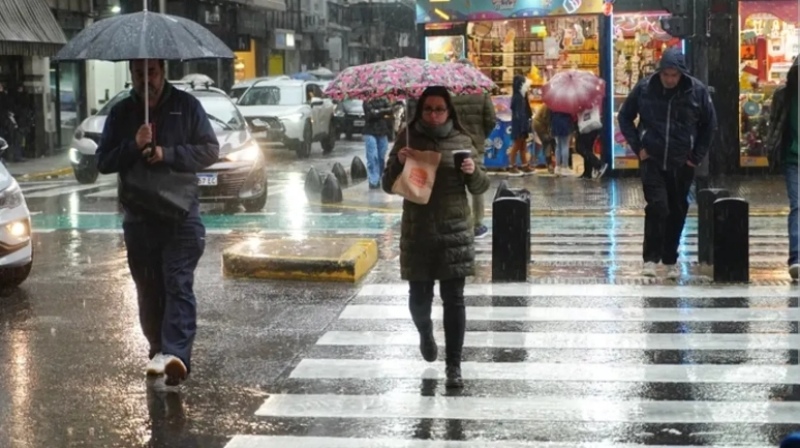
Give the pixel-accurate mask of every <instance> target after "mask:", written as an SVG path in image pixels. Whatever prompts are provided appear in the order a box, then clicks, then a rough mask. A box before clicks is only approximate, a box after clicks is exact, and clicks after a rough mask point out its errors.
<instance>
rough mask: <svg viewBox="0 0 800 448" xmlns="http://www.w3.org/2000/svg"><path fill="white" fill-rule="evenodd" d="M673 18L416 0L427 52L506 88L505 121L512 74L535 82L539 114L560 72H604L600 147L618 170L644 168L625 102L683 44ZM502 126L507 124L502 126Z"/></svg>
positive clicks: (545, 4) (578, 6) (570, 3)
mask: <svg viewBox="0 0 800 448" xmlns="http://www.w3.org/2000/svg"><path fill="white" fill-rule="evenodd" d="M667 16H668V14H667V13H665V12H636V13H627V12H626V13H624V14H612V11H611V8H610V7H609V6H608V5H604V2H603V1H602V0H583V1H581V0H567V1H564V2H563V3H560V2H550V1H547V0H519V1H516V2H515V1H508V0H507V1H500V0H495V1H491V0H472V1H470V0H449V1H444V2H442V1H430V0H419V1H418V2H417V23H418V24H423V25H424V33H425V37H424V45H425V47H424V48H425V50H424V55H425V57H426V58H427V59H429V60H433V61H440V62H441V61H453V60H457V59H459V58H462V57H466V58H468V59H469V60H471V61H472V62H473V63H474V64H475V65H476V66H477V67H479V68H480V69H481V70H482V71H483V72H484V73H485V74H486V75H487V76H489V77H490V78H491V79H492V80H493V81H494V82H495V83H496V84H497V85H498V87H499V88H500V92H498V93H499V95H497V96H496V97H495V105H496V111H497V114H498V117H499V119H500V120H501V121H502V118H500V117H502V116H505V115H508V110H507V105H508V103H509V98H510V95H511V93H512V92H511V88H512V83H513V78H514V75H517V74H520V75H525V76H527V77H528V78H529V79H531V80H532V85H533V90H532V95H531V106H532V108H533V109H534V111H535V110H536V109H537V108H538V107H540V106H541V104H542V102H541V100H540V98H541V96H540V92H541V87H542V86H543V85H544V84H545V83H546V82H547V81H548V80H549V79H550V78H551V77H552V76H553V75H555V74H556V73H558V72H559V71H562V70H568V69H577V70H584V71H590V72H592V73H594V74H596V75H598V76H600V77H602V78H603V79H604V80H605V81H606V83H607V84H608V86H609V87H608V89H607V92H608V95H607V96H608V101H606V103H605V105H604V107H603V114H602V115H603V117H602V119H603V128H604V129H603V136H602V137H601V142H602V144H601V145H598V146H599V147H600V148H602V149H601V152H602V158H603V159H604V160H606V161H608V162H609V163H610V165H611V167H612V168H613V169H616V170H629V169H637V168H638V166H639V164H638V160H637V159H636V157H635V155H633V153H632V151H631V150H630V149H629V148H628V146H627V144H626V143H625V142H624V139H622V138H621V134H620V133H619V131H618V125H617V122H616V113H617V111H618V109H619V107H620V106H621V105H622V102H623V101H624V100H625V98H626V97H627V94H628V93H629V92H630V90H631V89H632V88H633V86H635V85H636V83H637V82H638V81H639V80H640V79H642V78H643V77H646V76H647V75H649V74H651V73H652V72H653V71H655V68H656V64H657V62H658V60H659V59H660V57H661V54H662V52H663V51H664V50H665V49H666V48H668V47H670V46H682V45H683V42H682V41H681V40H679V39H675V38H672V37H671V36H669V35H668V34H667V33H665V32H664V31H663V30H662V29H661V27H660V25H659V23H660V19H661V18H662V17H667ZM504 126H505V125H504V124H503V123H501V124H500V126H498V129H502V128H503V127H504ZM500 134H502V132H500ZM505 140H508V139H505ZM490 142H492V138H491V137H490ZM493 144H494V143H493ZM509 144H510V142H508V141H506V142H505V143H503V144H502V145H501V144H500V143H499V142H498V143H497V145H496V146H500V147H498V148H494V147H491V148H487V154H489V153H493V152H501V153H502V152H503V147H505V146H507V145H509ZM488 163H489V162H488V161H487V166H488Z"/></svg>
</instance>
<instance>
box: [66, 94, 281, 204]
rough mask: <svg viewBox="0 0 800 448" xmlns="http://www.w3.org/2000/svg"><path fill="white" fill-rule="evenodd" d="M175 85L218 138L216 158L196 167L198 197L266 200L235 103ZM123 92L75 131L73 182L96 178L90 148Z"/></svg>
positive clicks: (258, 154) (253, 146)
mask: <svg viewBox="0 0 800 448" xmlns="http://www.w3.org/2000/svg"><path fill="white" fill-rule="evenodd" d="M175 87H176V88H178V89H181V90H185V91H187V92H189V93H190V94H192V95H194V96H195V97H196V98H197V99H198V100H199V101H200V104H202V105H203V109H205V111H206V114H208V118H209V120H210V121H211V126H212V127H213V128H214V132H215V133H216V135H217V139H218V140H219V143H220V152H219V156H220V160H219V162H217V163H215V164H214V165H212V166H210V167H208V168H207V169H206V170H205V171H203V172H202V173H197V177H198V179H199V183H200V200H201V201H202V202H224V203H225V204H226V206H234V205H239V204H241V205H243V206H244V208H245V210H247V211H248V212H255V211H259V210H261V209H263V208H264V206H265V205H266V203H267V188H268V187H267V162H266V158H265V157H264V153H263V152H262V151H261V148H260V147H259V145H258V143H257V141H256V140H255V139H254V138H253V135H252V133H251V131H250V127H249V126H248V124H247V122H246V121H245V119H244V117H242V114H241V113H240V112H239V109H238V108H237V107H236V105H235V104H234V103H233V101H231V99H230V98H229V97H228V96H227V95H226V94H225V92H223V91H222V90H220V89H217V88H214V87H205V86H200V87H197V86H194V85H189V84H184V85H176V86H175ZM128 95H130V92H129V91H123V92H120V93H119V94H117V95H116V96H115V97H114V98H112V99H111V100H110V101H109V102H108V103H106V104H105V105H104V106H103V108H102V109H101V110H100V111H98V113H97V115H94V116H92V117H89V118H87V119H86V120H84V122H83V123H81V125H80V126H79V127H78V129H77V130H76V131H75V136H74V138H73V139H72V144H71V146H70V161H71V163H72V169H73V172H74V173H75V178H76V179H77V180H78V182H81V183H93V182H95V181H96V180H97V176H98V172H97V166H96V163H95V152H96V151H97V145H98V144H99V143H100V134H101V133H102V131H103V125H104V124H105V121H106V118H107V117H108V112H109V111H110V110H111V108H112V107H114V105H115V104H117V103H118V102H119V101H121V100H122V99H124V98H127V96H128Z"/></svg>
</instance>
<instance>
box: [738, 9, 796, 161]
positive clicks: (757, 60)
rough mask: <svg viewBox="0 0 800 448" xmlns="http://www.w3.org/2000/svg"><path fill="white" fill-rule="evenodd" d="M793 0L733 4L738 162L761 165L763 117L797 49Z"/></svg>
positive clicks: (763, 135)
mask: <svg viewBox="0 0 800 448" xmlns="http://www.w3.org/2000/svg"><path fill="white" fill-rule="evenodd" d="M798 26H800V24H798V3H797V0H767V1H764V0H760V1H742V2H740V3H739V44H740V49H739V123H740V127H739V129H740V132H739V134H740V135H739V141H740V143H739V148H740V155H739V164H740V166H742V167H767V166H769V160H768V158H767V153H766V147H765V143H766V135H767V120H768V119H769V110H770V103H771V99H772V94H773V92H774V91H775V89H776V88H777V87H778V86H780V85H781V84H782V83H783V82H785V80H786V74H787V72H788V71H789V67H790V66H791V63H792V60H793V59H794V57H795V56H797V55H798V54H800V29H799V28H798Z"/></svg>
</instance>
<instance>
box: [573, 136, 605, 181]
mask: <svg viewBox="0 0 800 448" xmlns="http://www.w3.org/2000/svg"><path fill="white" fill-rule="evenodd" d="M599 135H600V129H595V130H593V131H589V132H586V133H581V132H578V134H577V135H576V136H575V152H577V153H578V154H580V155H581V157H583V174H581V178H583V179H592V178H600V177H603V174H605V173H606V170H607V169H608V164H607V163H603V162H601V161H600V159H599V158H597V156H596V155H595V154H594V142H595V141H597V137H598V136H599Z"/></svg>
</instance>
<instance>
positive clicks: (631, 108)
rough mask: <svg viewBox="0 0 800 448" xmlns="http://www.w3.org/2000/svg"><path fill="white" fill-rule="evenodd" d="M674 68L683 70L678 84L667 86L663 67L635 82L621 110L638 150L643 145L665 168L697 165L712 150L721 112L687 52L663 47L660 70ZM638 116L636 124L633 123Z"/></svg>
mask: <svg viewBox="0 0 800 448" xmlns="http://www.w3.org/2000/svg"><path fill="white" fill-rule="evenodd" d="M668 68H675V69H678V70H680V72H681V74H682V76H681V80H680V82H679V83H678V86H677V87H676V88H675V89H669V90H668V89H665V88H664V86H663V84H662V83H661V78H660V76H659V72H656V73H654V74H653V75H650V76H648V77H647V78H645V79H643V80H642V81H641V82H639V84H637V85H636V87H634V89H633V90H632V91H631V93H630V94H629V95H628V98H627V99H625V102H624V103H623V104H622V108H620V110H619V114H618V120H619V127H620V130H621V131H622V134H623V135H624V136H625V140H626V141H627V142H628V144H629V145H630V146H631V149H632V150H633V152H635V153H636V154H637V155H638V154H639V152H640V151H641V150H642V149H643V148H644V149H646V150H647V154H648V155H649V156H650V158H652V160H654V161H657V162H659V164H660V165H661V168H662V169H664V170H667V169H669V168H677V167H681V166H683V165H685V164H686V162H687V161H691V162H692V163H693V164H695V165H699V164H700V162H702V161H703V157H705V155H706V154H707V153H708V151H709V149H710V148H711V144H712V142H713V140H714V133H715V132H716V128H717V116H716V112H715V111H714V104H713V103H712V102H711V97H710V95H709V93H708V88H707V87H706V86H705V85H703V83H702V82H700V81H699V80H698V79H697V78H694V77H693V76H691V75H690V74H689V71H688V69H687V68H686V63H685V61H684V57H683V54H681V52H680V51H679V50H677V49H676V48H670V49H668V50H666V51H665V52H664V55H663V56H662V57H661V61H660V62H659V66H658V70H659V71H661V70H664V69H668ZM637 116H638V117H639V124H638V126H637V125H635V124H634V120H635V119H636V117H637Z"/></svg>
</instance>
